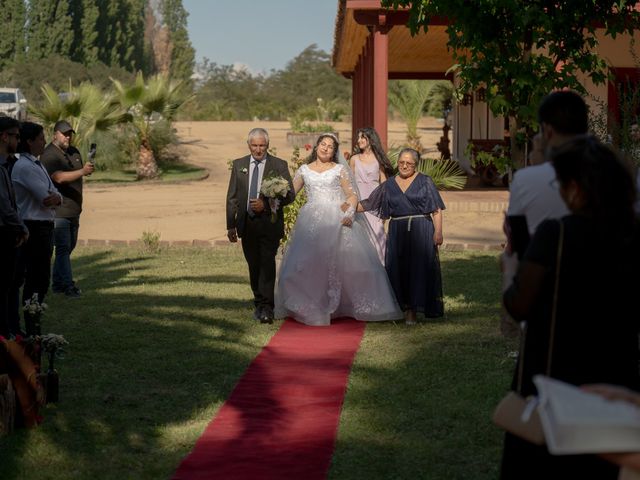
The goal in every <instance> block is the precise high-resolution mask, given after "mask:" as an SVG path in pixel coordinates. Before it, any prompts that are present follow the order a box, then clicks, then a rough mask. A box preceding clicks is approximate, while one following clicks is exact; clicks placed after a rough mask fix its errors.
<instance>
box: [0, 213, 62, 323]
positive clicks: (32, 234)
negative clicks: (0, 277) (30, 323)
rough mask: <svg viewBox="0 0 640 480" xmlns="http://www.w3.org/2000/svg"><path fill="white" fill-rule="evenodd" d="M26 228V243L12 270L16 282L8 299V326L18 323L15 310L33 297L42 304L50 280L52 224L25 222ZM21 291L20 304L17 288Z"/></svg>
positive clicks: (17, 315) (18, 319) (17, 310)
mask: <svg viewBox="0 0 640 480" xmlns="http://www.w3.org/2000/svg"><path fill="white" fill-rule="evenodd" d="M24 224H25V225H26V226H27V228H28V229H29V240H27V243H25V244H24V245H22V247H20V248H19V249H18V260H17V267H16V281H15V282H14V285H13V288H12V291H11V296H12V300H13V301H12V305H11V306H10V308H15V310H14V311H11V310H10V316H11V318H10V327H11V328H12V329H13V328H15V326H16V322H18V325H19V322H20V314H19V307H20V305H24V302H25V301H26V300H30V299H31V297H32V296H33V294H34V293H35V294H37V295H38V302H40V303H42V302H43V301H44V298H45V296H46V294H47V291H48V290H49V282H50V280H51V255H52V253H53V222H42V221H33V220H25V221H24ZM23 283H24V288H23V289H22V303H20V287H21V286H22V284H23Z"/></svg>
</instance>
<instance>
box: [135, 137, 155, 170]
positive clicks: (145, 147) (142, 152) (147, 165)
mask: <svg viewBox="0 0 640 480" xmlns="http://www.w3.org/2000/svg"><path fill="white" fill-rule="evenodd" d="M136 173H137V175H138V180H149V179H151V178H156V177H157V176H158V164H157V163H156V158H155V157H154V155H153V150H151V146H150V145H149V142H148V141H147V140H143V141H142V142H141V143H140V149H139V150H138V166H137V168H136Z"/></svg>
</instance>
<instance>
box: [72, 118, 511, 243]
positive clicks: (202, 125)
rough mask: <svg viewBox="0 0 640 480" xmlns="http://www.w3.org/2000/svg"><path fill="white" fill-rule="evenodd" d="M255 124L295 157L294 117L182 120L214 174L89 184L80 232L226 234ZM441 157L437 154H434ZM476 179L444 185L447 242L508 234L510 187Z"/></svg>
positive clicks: (394, 130) (431, 128)
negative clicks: (232, 187)
mask: <svg viewBox="0 0 640 480" xmlns="http://www.w3.org/2000/svg"><path fill="white" fill-rule="evenodd" d="M256 126H262V127H264V128H266V129H267V130H268V131H269V134H270V137H271V147H272V148H275V150H276V155H277V156H279V157H281V158H284V159H289V158H290V157H291V154H292V151H293V149H292V147H290V146H288V145H287V143H286V132H287V131H288V130H289V123H288V122H261V123H256V122H178V123H177V124H176V129H177V131H178V135H179V137H180V139H181V141H182V142H183V143H184V149H185V151H186V152H187V154H188V158H187V161H188V162H190V163H193V164H196V165H199V166H202V167H204V168H206V169H207V170H208V172H209V176H208V178H206V179H205V180H201V181H196V182H185V183H173V184H162V183H153V182H149V183H140V184H134V185H98V184H87V185H86V186H85V195H84V212H83V214H82V217H81V227H80V239H82V240H89V239H98V240H137V239H139V238H140V237H141V236H142V233H143V232H144V231H155V232H159V233H160V235H161V239H162V240H169V241H176V240H189V241H190V240H208V241H219V240H225V239H226V224H225V197H226V190H227V182H228V179H229V170H228V166H227V162H228V161H229V160H231V159H234V158H238V157H241V156H244V155H246V154H247V153H248V150H247V147H246V135H247V132H248V131H249V130H250V129H251V128H254V127H256ZM440 129H441V123H439V122H438V121H437V120H435V119H425V120H424V121H423V123H421V124H420V133H421V136H422V142H423V144H424V145H425V146H426V147H427V148H430V149H431V150H432V151H434V152H435V151H436V149H435V144H436V142H437V141H438V139H439V137H440V135H441V130H440ZM337 130H338V132H339V135H340V142H341V147H340V148H341V150H342V151H349V150H351V130H350V124H347V123H339V124H337ZM403 138H404V125H403V124H402V123H400V122H392V123H391V124H390V125H389V144H390V145H393V144H394V143H395V144H400V143H401V142H402V140H403ZM434 156H435V155H434ZM477 183H478V182H477V181H475V179H470V181H469V183H468V185H469V187H468V188H467V189H465V190H463V191H455V192H443V193H442V195H443V199H444V201H445V204H446V205H447V210H446V211H445V213H444V237H445V243H460V244H485V245H486V244H492V245H496V244H499V243H501V242H502V241H503V234H502V231H501V222H502V211H503V210H504V209H506V202H507V200H508V192H507V191H506V190H505V189H499V188H489V187H481V186H478V185H477Z"/></svg>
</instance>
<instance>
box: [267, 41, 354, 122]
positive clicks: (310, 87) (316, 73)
mask: <svg viewBox="0 0 640 480" xmlns="http://www.w3.org/2000/svg"><path fill="white" fill-rule="evenodd" d="M350 83H351V82H349V80H347V79H346V78H343V77H341V76H340V75H338V74H337V73H336V72H335V71H334V70H333V68H331V57H330V55H329V54H328V53H326V52H325V51H323V50H321V49H319V48H318V46H317V45H316V44H312V45H309V46H308V47H307V48H305V49H304V50H303V51H302V52H301V53H300V54H299V55H298V56H297V57H295V58H294V59H293V60H291V61H290V62H289V63H287V66H286V67H285V69H284V70H279V71H276V72H272V74H271V75H270V76H269V77H268V78H267V79H266V81H265V88H264V93H265V95H267V96H269V97H271V98H272V99H273V100H274V101H275V103H277V104H279V105H280V110H281V115H284V116H285V117H286V115H290V114H291V112H293V111H295V110H297V109H299V108H301V107H306V106H315V105H317V99H318V98H322V99H323V100H324V101H329V100H336V101H339V102H341V101H344V102H347V101H348V100H349V97H350V92H351V90H350Z"/></svg>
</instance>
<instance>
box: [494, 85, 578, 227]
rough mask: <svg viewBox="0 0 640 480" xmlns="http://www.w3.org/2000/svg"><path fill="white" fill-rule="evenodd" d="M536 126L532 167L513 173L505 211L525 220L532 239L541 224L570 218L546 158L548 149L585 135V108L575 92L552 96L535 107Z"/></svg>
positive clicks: (554, 175)
mask: <svg viewBox="0 0 640 480" xmlns="http://www.w3.org/2000/svg"><path fill="white" fill-rule="evenodd" d="M538 123H539V124H540V131H539V132H538V134H537V135H536V136H535V137H534V140H533V149H532V151H531V155H530V157H529V159H530V161H531V163H532V165H531V166H529V167H526V168H523V169H521V170H518V171H517V172H516V173H515V175H514V177H513V182H512V183H511V187H510V194H509V207H508V209H507V215H524V216H525V218H526V219H527V226H528V229H529V234H530V235H531V236H533V234H534V232H535V231H536V228H537V227H538V225H540V223H541V222H542V221H543V220H547V219H550V218H561V217H564V216H565V215H568V214H569V210H568V209H567V206H566V205H565V203H564V201H563V200H562V198H561V197H560V191H559V190H558V185H557V183H556V181H555V180H556V173H555V171H554V169H553V166H552V165H551V162H549V161H548V155H547V154H548V152H549V150H550V149H551V148H554V147H558V146H560V145H562V144H563V143H565V142H567V141H569V140H571V139H573V138H575V137H576V136H578V135H584V134H586V133H587V131H588V129H589V118H588V108H587V104H586V103H585V102H584V100H583V99H582V97H581V96H580V95H578V94H577V93H575V92H570V91H559V92H553V93H551V94H549V95H547V96H546V97H545V98H543V99H542V102H541V103H540V106H539V107H538Z"/></svg>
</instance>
